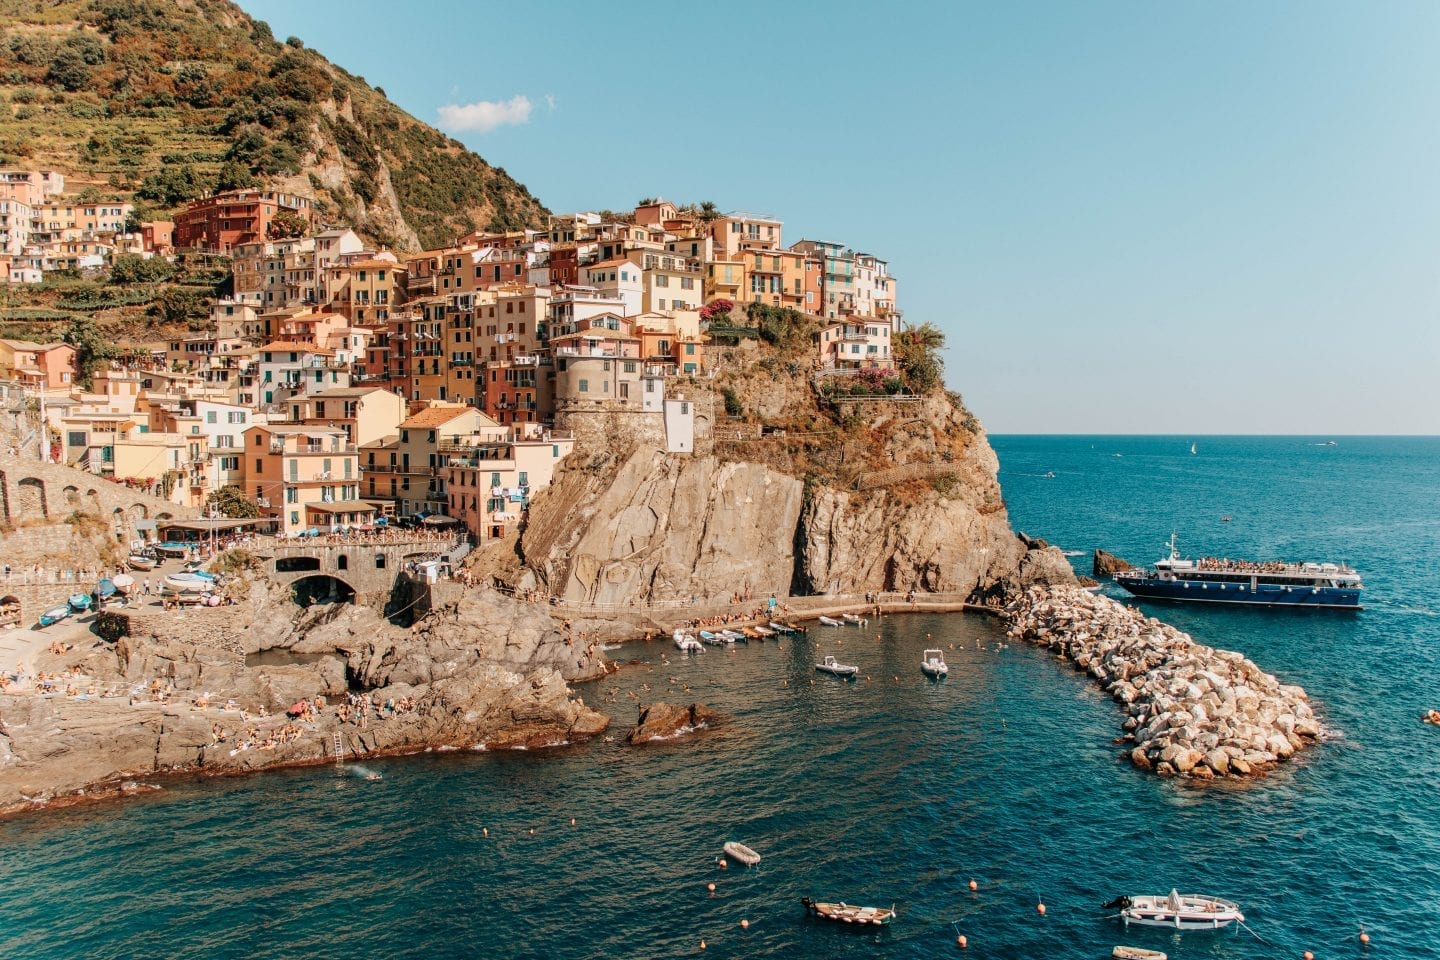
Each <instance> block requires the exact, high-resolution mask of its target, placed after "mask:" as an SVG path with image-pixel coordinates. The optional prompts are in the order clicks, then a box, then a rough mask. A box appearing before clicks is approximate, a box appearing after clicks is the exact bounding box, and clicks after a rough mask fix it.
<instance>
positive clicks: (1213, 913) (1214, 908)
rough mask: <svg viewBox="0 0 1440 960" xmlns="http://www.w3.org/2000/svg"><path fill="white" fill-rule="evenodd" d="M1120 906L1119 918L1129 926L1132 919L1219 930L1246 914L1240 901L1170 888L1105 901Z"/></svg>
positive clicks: (1147, 923) (1154, 924)
mask: <svg viewBox="0 0 1440 960" xmlns="http://www.w3.org/2000/svg"><path fill="white" fill-rule="evenodd" d="M1105 907H1106V909H1111V908H1114V907H1119V908H1120V919H1121V920H1123V921H1125V925H1126V926H1127V927H1128V926H1129V925H1130V924H1132V923H1136V924H1139V925H1141V926H1145V927H1174V928H1175V929H1176V930H1219V929H1220V928H1221V927H1228V926H1229V925H1230V924H1232V923H1234V922H1236V921H1239V922H1240V923H1244V922H1245V914H1243V913H1241V912H1240V906H1239V904H1236V903H1232V902H1231V901H1229V900H1221V899H1220V898H1219V897H1204V896H1199V895H1197V894H1182V893H1179V892H1178V891H1175V890H1171V891H1170V895H1169V896H1159V897H1151V896H1141V897H1120V898H1118V899H1116V900H1112V901H1111V902H1110V903H1107V904H1106V905H1105Z"/></svg>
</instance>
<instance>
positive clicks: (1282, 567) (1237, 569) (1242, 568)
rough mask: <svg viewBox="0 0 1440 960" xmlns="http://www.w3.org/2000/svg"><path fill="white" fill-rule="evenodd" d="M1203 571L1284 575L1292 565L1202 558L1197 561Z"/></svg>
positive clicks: (1272, 561) (1275, 562) (1277, 562)
mask: <svg viewBox="0 0 1440 960" xmlns="http://www.w3.org/2000/svg"><path fill="white" fill-rule="evenodd" d="M1196 566H1197V567H1198V568H1199V569H1201V570H1223V571H1225V572H1226V573H1232V572H1233V573H1284V572H1285V571H1286V570H1287V569H1288V568H1289V567H1290V564H1288V563H1286V562H1285V561H1283V560H1266V561H1264V562H1256V561H1254V560H1231V559H1230V558H1229V557H1201V558H1200V559H1199V560H1198V561H1196Z"/></svg>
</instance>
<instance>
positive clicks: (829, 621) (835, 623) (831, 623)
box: [820, 617, 845, 627]
mask: <svg viewBox="0 0 1440 960" xmlns="http://www.w3.org/2000/svg"><path fill="white" fill-rule="evenodd" d="M820 622H821V623H822V624H824V625H825V626H827V627H843V626H845V623H844V621H841V620H836V619H835V618H834V617H821V618H820Z"/></svg>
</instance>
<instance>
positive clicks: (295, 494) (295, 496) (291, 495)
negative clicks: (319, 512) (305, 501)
mask: <svg viewBox="0 0 1440 960" xmlns="http://www.w3.org/2000/svg"><path fill="white" fill-rule="evenodd" d="M285 502H286V503H299V502H300V491H299V490H297V489H295V488H294V487H286V488H285Z"/></svg>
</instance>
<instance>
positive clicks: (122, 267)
mask: <svg viewBox="0 0 1440 960" xmlns="http://www.w3.org/2000/svg"><path fill="white" fill-rule="evenodd" d="M174 272H175V268H174V267H172V266H171V265H170V262H169V261H168V260H166V259H165V258H164V257H150V258H148V259H147V258H145V257H141V256H137V255H136V254H133V253H117V254H116V255H115V256H113V257H111V258H110V282H111V283H161V282H163V281H166V280H169V279H170V277H171V276H172V275H173V274H174Z"/></svg>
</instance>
